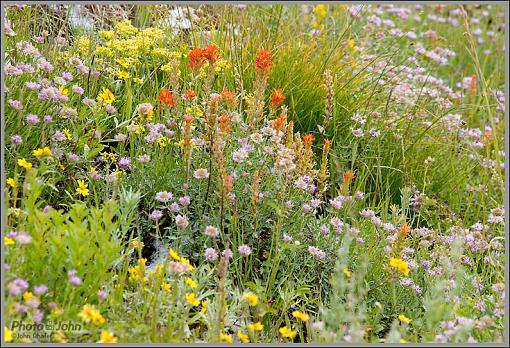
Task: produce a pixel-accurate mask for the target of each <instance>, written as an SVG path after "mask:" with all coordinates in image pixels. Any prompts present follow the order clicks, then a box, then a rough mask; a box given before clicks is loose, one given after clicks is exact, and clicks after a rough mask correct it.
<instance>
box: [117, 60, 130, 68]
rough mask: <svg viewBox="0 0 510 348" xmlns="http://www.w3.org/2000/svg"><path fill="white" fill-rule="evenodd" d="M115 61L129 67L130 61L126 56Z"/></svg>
mask: <svg viewBox="0 0 510 348" xmlns="http://www.w3.org/2000/svg"><path fill="white" fill-rule="evenodd" d="M115 61H116V62H117V63H118V64H119V65H120V66H122V67H123V68H127V67H129V63H128V62H127V61H126V60H125V59H124V58H118V59H115Z"/></svg>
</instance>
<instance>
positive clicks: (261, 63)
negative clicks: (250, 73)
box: [255, 50, 273, 76]
mask: <svg viewBox="0 0 510 348" xmlns="http://www.w3.org/2000/svg"><path fill="white" fill-rule="evenodd" d="M272 61H273V60H272V59H271V52H269V51H265V50H260V51H258V52H257V56H256V57H255V69H256V70H257V71H260V72H262V73H263V74H264V76H267V75H269V69H270V68H271V62H272Z"/></svg>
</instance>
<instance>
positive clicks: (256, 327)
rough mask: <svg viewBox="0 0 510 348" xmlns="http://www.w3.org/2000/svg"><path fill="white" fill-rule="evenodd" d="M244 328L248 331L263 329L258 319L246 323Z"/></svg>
mask: <svg viewBox="0 0 510 348" xmlns="http://www.w3.org/2000/svg"><path fill="white" fill-rule="evenodd" d="M246 328H247V329H248V330H250V331H262V329H264V325H262V324H261V323H260V321H258V322H256V323H254V324H249V325H247V326H246Z"/></svg>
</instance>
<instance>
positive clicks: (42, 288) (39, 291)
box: [34, 284, 48, 296]
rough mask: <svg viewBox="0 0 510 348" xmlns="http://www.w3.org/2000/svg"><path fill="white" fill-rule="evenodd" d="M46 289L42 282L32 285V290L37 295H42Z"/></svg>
mask: <svg viewBox="0 0 510 348" xmlns="http://www.w3.org/2000/svg"><path fill="white" fill-rule="evenodd" d="M46 291H48V287H47V286H46V285H44V284H43V285H39V286H34V292H35V294H36V295H38V296H41V295H43V294H44V293H45V292H46Z"/></svg>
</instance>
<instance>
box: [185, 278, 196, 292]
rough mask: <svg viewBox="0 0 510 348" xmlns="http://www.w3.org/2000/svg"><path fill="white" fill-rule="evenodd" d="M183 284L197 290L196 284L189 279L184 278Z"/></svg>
mask: <svg viewBox="0 0 510 348" xmlns="http://www.w3.org/2000/svg"><path fill="white" fill-rule="evenodd" d="M184 282H185V283H186V284H187V285H188V286H189V287H190V288H192V289H196V288H197V283H195V281H194V280H193V279H191V277H186V278H184Z"/></svg>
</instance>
